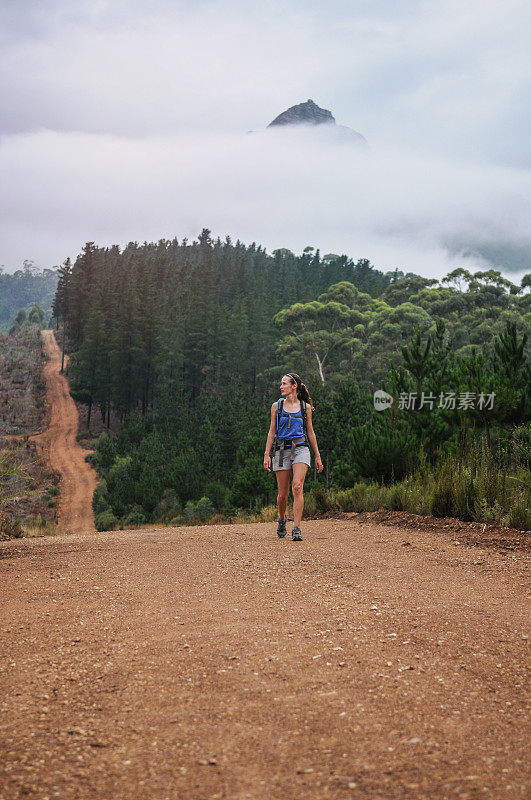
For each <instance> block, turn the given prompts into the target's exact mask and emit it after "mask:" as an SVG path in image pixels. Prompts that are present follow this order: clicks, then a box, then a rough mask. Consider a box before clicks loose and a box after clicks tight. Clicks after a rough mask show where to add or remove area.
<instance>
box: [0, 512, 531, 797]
mask: <svg viewBox="0 0 531 800" xmlns="http://www.w3.org/2000/svg"><path fill="white" fill-rule="evenodd" d="M303 536H304V541H303V542H291V541H290V540H289V539H287V540H278V539H277V538H276V536H275V530H274V525H271V524H251V525H217V526H205V527H186V528H149V529H143V530H135V531H112V532H108V533H102V534H95V533H93V534H92V533H89V534H84V535H73V536H69V537H55V538H53V537H52V538H45V539H36V540H13V541H11V542H2V543H0V557H1V558H0V586H1V592H2V606H1V610H0V627H1V631H2V643H3V644H2V652H1V656H0V664H1V669H2V673H3V686H4V692H3V695H4V698H3V700H2V702H1V704H0V712H1V713H0V787H1V788H0V798H2V800H14V798H17V799H18V798H35V800H37V799H38V800H47V799H48V800H52V798H55V797H59V798H76V800H85V798H86V799H87V800H103V798H110V797H113V796H114V797H117V798H120V799H122V798H124V799H127V800H129V798H131V800H154V799H155V798H156V799H157V800H164V798H168V799H169V800H174V799H175V798H183V799H184V798H191V800H203V799H204V800H207V799H210V798H212V800H214V798H217V799H218V800H219V799H220V798H223V799H225V798H226V800H240V799H241V800H244V799H247V798H250V799H252V800H270V799H271V800H292V799H293V800H313V799H314V798H347V797H348V798H356V799H358V798H359V800H361V799H362V798H363V800H366V799H367V798H370V800H377V799H378V798H381V800H383V799H385V800H394V799H395V798H396V800H398V799H400V800H418V799H419V800H420V798H422V799H423V800H424V799H425V800H439V798H440V799H441V800H442V799H445V798H448V799H449V800H453V799H454V798H460V800H472V799H474V800H475V799H476V798H488V799H489V800H500V799H501V798H511V800H512V798H524V797H526V796H528V786H527V785H526V779H527V777H528V775H527V769H526V758H527V749H528V732H529V731H528V723H527V716H526V708H527V701H528V692H527V686H528V685H529V683H528V677H529V675H528V661H527V660H526V648H527V644H528V639H527V638H526V637H527V635H528V629H527V628H528V624H529V592H528V587H529V583H528V570H527V562H526V559H525V554H524V553H521V552H518V551H516V552H498V551H493V550H487V549H484V548H481V547H477V546H476V547H465V546H462V545H461V546H456V545H455V544H454V543H453V541H452V540H451V539H450V538H447V537H442V536H441V535H440V534H437V533H434V532H432V531H426V530H422V529H419V530H412V529H401V528H397V527H393V526H387V525H385V523H379V524H378V523H374V522H366V523H364V524H360V523H357V522H356V520H355V519H346V520H333V519H328V520H320V521H315V520H314V521H309V522H306V523H305V524H304V526H303Z"/></svg>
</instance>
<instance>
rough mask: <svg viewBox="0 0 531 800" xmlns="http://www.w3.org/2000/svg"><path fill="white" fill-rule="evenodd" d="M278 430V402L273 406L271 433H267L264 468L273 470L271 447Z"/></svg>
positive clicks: (269, 470)
mask: <svg viewBox="0 0 531 800" xmlns="http://www.w3.org/2000/svg"><path fill="white" fill-rule="evenodd" d="M276 431H277V404H276V403H273V405H272V406H271V425H270V426H269V433H268V434H267V442H266V446H265V453H264V469H266V470H267V471H268V472H271V456H270V455H269V453H270V452H271V448H272V447H273V439H274V438H275V433H276Z"/></svg>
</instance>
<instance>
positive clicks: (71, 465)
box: [31, 330, 97, 533]
mask: <svg viewBox="0 0 531 800" xmlns="http://www.w3.org/2000/svg"><path fill="white" fill-rule="evenodd" d="M41 333H42V338H43V341H44V350H45V353H46V356H47V359H48V360H47V361H46V364H45V367H44V377H45V380H46V401H47V404H48V406H49V422H48V427H47V428H46V430H45V431H44V432H43V433H40V434H37V435H36V436H32V437H31V439H33V441H35V443H36V444H37V446H38V447H39V448H42V451H43V452H44V454H45V455H46V457H47V459H48V460H49V462H50V465H51V467H52V468H53V469H56V470H57V471H58V472H60V473H61V495H60V500H59V509H58V527H59V530H60V532H62V533H85V532H89V531H94V515H93V513H92V505H91V501H92V494H93V492H94V489H95V488H96V484H97V478H96V474H95V472H94V470H93V469H92V468H91V467H90V466H89V464H87V463H86V461H85V456H86V454H87V451H86V450H83V449H82V448H81V446H80V445H79V444H78V443H77V441H76V434H77V430H78V413H77V408H76V405H75V403H74V401H73V400H72V397H71V396H70V392H69V389H68V382H67V380H66V378H65V377H64V375H61V351H60V349H59V346H58V344H57V341H56V339H55V336H54V333H53V331H51V330H44V331H41Z"/></svg>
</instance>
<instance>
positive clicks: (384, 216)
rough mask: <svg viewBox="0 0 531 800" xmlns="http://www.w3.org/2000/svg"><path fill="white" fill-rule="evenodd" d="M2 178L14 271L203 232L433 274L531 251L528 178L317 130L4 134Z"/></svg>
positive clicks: (7, 249) (1, 231)
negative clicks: (144, 135) (141, 136)
mask: <svg viewBox="0 0 531 800" xmlns="http://www.w3.org/2000/svg"><path fill="white" fill-rule="evenodd" d="M0 169H1V171H2V174H4V175H5V176H6V179H7V181H6V184H7V185H9V187H10V190H9V193H5V196H4V198H3V202H2V206H0V213H1V218H2V223H1V225H2V227H1V228H0V235H1V237H2V240H3V242H4V260H5V258H6V255H5V254H6V253H7V254H9V256H10V258H11V259H13V261H14V262H15V263H11V264H6V266H10V267H11V268H13V267H15V266H17V263H20V262H21V261H22V259H23V258H34V259H35V260H36V261H38V262H39V263H42V264H43V265H44V263H45V262H46V263H47V264H50V263H51V262H53V263H57V262H59V261H62V260H63V259H64V258H65V257H66V256H67V255H70V256H74V255H75V254H76V253H77V252H78V251H79V249H80V247H81V245H82V244H83V243H84V242H85V241H88V240H94V241H96V242H97V243H98V244H113V243H118V244H121V245H123V244H126V243H127V242H128V241H130V240H138V241H143V240H144V239H146V240H157V239H159V238H162V237H166V238H172V237H173V236H178V237H179V238H181V237H183V236H188V237H190V238H193V237H195V236H196V235H197V234H198V233H199V232H200V230H201V228H202V227H209V228H211V229H212V230H213V232H214V233H215V234H216V235H218V234H219V235H220V236H222V237H224V236H225V235H227V234H229V235H231V236H232V238H233V239H236V238H240V239H242V240H243V241H246V242H250V241H256V242H258V243H260V244H263V245H265V246H266V247H267V248H268V249H269V250H272V249H274V248H277V247H289V248H290V249H294V250H295V251H299V252H300V251H301V250H302V248H303V247H304V246H306V245H308V244H311V245H313V246H315V247H319V248H320V249H321V252H322V253H326V252H330V251H332V252H345V253H347V254H349V255H350V256H352V257H353V258H360V257H367V258H370V259H371V261H372V262H373V263H375V264H376V265H377V266H379V267H381V268H384V269H392V268H394V267H395V266H398V267H400V268H405V269H406V270H412V271H415V272H418V273H420V274H422V275H427V276H442V275H444V274H445V273H446V272H447V271H448V270H449V269H450V268H452V267H453V266H456V265H458V264H465V265H471V260H470V259H468V258H463V257H459V256H453V255H451V254H450V252H449V250H450V249H452V248H453V249H454V250H459V249H463V250H464V249H474V248H476V247H478V246H483V247H485V246H488V245H489V243H496V242H498V241H506V242H507V241H508V242H512V243H514V244H516V245H517V246H518V247H520V248H522V247H526V246H527V247H529V246H530V245H531V241H530V237H529V232H528V226H527V219H528V215H529V210H530V209H529V204H527V205H526V204H525V202H524V200H523V198H525V197H531V191H530V190H531V173H529V172H524V171H522V170H520V171H518V170H514V169H510V168H495V167H485V166H471V165H467V164H463V163H458V162H449V161H442V160H438V159H434V158H430V159H428V158H425V157H419V156H415V155H412V154H411V153H406V152H403V151H402V152H397V151H388V152H386V153H381V152H380V153H377V154H376V153H374V152H371V151H369V152H364V151H360V150H357V149H356V148H355V147H354V146H352V145H347V144H340V145H338V144H337V143H333V142H331V141H329V140H328V139H327V138H326V134H325V133H324V132H319V131H316V130H315V129H303V130H285V129H284V130H277V131H270V132H266V133H261V134H253V135H249V136H246V135H240V136H235V135H231V134H227V135H224V136H221V135H218V136H214V135H207V134H203V135H200V136H199V135H197V134H196V135H185V134H181V135H179V136H167V137H153V138H149V139H145V140H131V139H121V138H119V137H110V136H95V135H87V134H67V133H53V132H41V133H37V134H32V135H24V136H13V137H9V138H6V139H4V145H3V148H2V150H0ZM36 243H37V244H36ZM479 264H480V262H479V260H478V261H476V263H475V265H476V266H478V265H479ZM472 266H474V264H472ZM513 277H514V276H513Z"/></svg>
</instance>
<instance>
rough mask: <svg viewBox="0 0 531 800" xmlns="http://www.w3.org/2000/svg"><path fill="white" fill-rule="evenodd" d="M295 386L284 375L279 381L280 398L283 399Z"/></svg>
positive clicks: (287, 376)
mask: <svg viewBox="0 0 531 800" xmlns="http://www.w3.org/2000/svg"><path fill="white" fill-rule="evenodd" d="M296 386H297V384H296V383H293V381H292V379H291V378H290V377H289V375H284V377H283V378H282V380H281V381H280V392H281V394H282V397H285V395H287V394H289V393H290V392H292V391H293V390H294V389H295V388H296Z"/></svg>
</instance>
